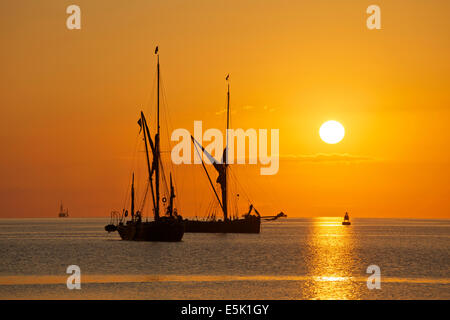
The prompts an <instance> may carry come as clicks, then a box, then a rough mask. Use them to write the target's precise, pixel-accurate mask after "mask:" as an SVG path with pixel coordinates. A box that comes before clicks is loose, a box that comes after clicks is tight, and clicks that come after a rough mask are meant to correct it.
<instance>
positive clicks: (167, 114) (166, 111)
mask: <svg viewBox="0 0 450 320" xmlns="http://www.w3.org/2000/svg"><path fill="white" fill-rule="evenodd" d="M159 83H160V87H161V88H160V89H161V96H162V100H163V104H164V106H165V108H163V113H164V115H165V117H164V121H165V124H166V126H165V127H166V133H167V136H166V137H167V143H168V145H169V149H171V147H172V145H171V140H170V138H169V136H170V134H169V126H170V129H172V130H173V124H172V119H171V116H170V109H169V103H168V101H167V96H166V89H165V86H164V81H163V77H162V75H161V72H160V75H159ZM169 162H170V169H171V170H170V171H171V172H172V178H173V179H172V183H173V184H174V187H175V190H179V189H178V184H177V181H178V179H177V178H176V176H177V175H175V168H174V165H173V163H172V161H169ZM174 200H175V204H176V206H178V205H179V202H178V200H177V198H175V199H174Z"/></svg>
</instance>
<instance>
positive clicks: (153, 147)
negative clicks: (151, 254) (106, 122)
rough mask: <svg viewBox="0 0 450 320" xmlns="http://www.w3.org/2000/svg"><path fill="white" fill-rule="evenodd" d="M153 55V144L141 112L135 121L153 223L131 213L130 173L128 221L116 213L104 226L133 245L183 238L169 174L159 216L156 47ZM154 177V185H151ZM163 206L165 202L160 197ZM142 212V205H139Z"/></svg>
mask: <svg viewBox="0 0 450 320" xmlns="http://www.w3.org/2000/svg"><path fill="white" fill-rule="evenodd" d="M155 54H156V55H157V75H158V76H157V87H158V88H157V116H156V117H157V132H156V134H155V137H154V140H152V137H151V135H150V130H149V128H148V125H147V120H146V119H145V116H144V113H143V112H142V111H141V115H140V118H139V121H138V124H139V127H140V132H142V135H143V138H144V144H145V154H146V163H147V170H148V186H149V187H150V191H151V196H152V205H153V215H154V217H153V218H154V220H153V221H145V222H144V221H143V220H142V209H141V210H140V211H136V212H135V190H134V173H133V176H132V183H131V208H130V213H131V219H130V220H128V221H126V219H127V217H128V211H126V210H125V209H124V210H123V211H122V212H123V213H122V215H120V214H119V213H117V212H113V213H111V222H110V224H108V225H106V226H105V230H106V231H108V232H113V231H117V232H118V233H119V235H120V237H121V238H122V240H135V241H170V242H172V241H181V239H182V238H183V235H184V222H183V218H182V217H181V216H180V215H178V213H177V211H176V210H175V209H174V201H173V200H174V198H175V192H174V187H173V183H172V174H170V196H169V204H168V206H167V208H166V212H165V214H164V215H163V216H161V214H160V212H161V208H160V202H161V195H160V180H161V177H160V176H161V174H164V171H163V167H162V161H161V150H160V125H159V98H160V97H159V96H160V89H159V84H160V66H159V54H158V47H156V49H155ZM149 146H150V151H151V154H152V161H151V162H150V156H149ZM153 177H154V181H153ZM147 191H148V188H147V190H146V193H145V196H144V201H143V204H144V203H145V197H146V195H147ZM162 200H163V202H166V201H167V199H166V198H165V197H164V198H163V199H162ZM142 208H143V205H142Z"/></svg>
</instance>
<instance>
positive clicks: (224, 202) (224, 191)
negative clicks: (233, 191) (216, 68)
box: [222, 74, 230, 221]
mask: <svg viewBox="0 0 450 320" xmlns="http://www.w3.org/2000/svg"><path fill="white" fill-rule="evenodd" d="M225 79H226V80H227V89H228V90H227V131H226V145H225V150H224V151H225V152H224V157H223V158H224V159H223V160H224V161H223V162H224V163H223V171H224V175H223V180H224V181H223V188H222V209H223V219H224V221H227V220H228V201H227V167H228V129H229V128H230V83H229V79H230V75H229V74H228V75H227V77H226V78H225Z"/></svg>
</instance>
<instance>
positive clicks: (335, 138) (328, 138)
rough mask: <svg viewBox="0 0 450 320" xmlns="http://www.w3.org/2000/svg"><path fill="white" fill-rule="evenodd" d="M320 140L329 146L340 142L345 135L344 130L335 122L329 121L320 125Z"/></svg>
mask: <svg viewBox="0 0 450 320" xmlns="http://www.w3.org/2000/svg"><path fill="white" fill-rule="evenodd" d="M319 134H320V138H321V139H322V140H323V141H324V142H326V143H329V144H335V143H338V142H340V141H341V140H342V139H343V138H344V135H345V129H344V127H343V126H342V124H340V123H339V122H337V121H334V120H330V121H327V122H325V123H324V124H322V126H321V127H320V130H319Z"/></svg>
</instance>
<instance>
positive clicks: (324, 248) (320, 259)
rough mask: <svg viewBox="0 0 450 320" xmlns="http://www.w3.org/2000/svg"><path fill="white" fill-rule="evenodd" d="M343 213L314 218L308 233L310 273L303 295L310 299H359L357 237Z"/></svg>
mask: <svg viewBox="0 0 450 320" xmlns="http://www.w3.org/2000/svg"><path fill="white" fill-rule="evenodd" d="M341 222H342V218H340V217H321V218H315V219H314V222H313V228H312V231H311V233H310V234H309V241H308V243H309V245H308V258H307V259H306V261H307V263H308V275H309V276H310V277H311V278H312V281H310V282H309V283H308V284H307V285H306V288H305V292H303V293H302V296H303V297H305V298H308V299H321V300H322V299H324V300H327V299H359V298H360V297H361V293H360V292H359V290H360V288H361V286H360V284H358V281H357V280H356V279H355V278H354V275H355V274H360V272H359V270H356V266H357V265H358V263H357V261H358V257H357V256H356V252H355V251H356V250H355V248H356V246H357V238H356V237H355V236H354V233H353V232H352V227H351V226H343V225H342V224H341Z"/></svg>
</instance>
